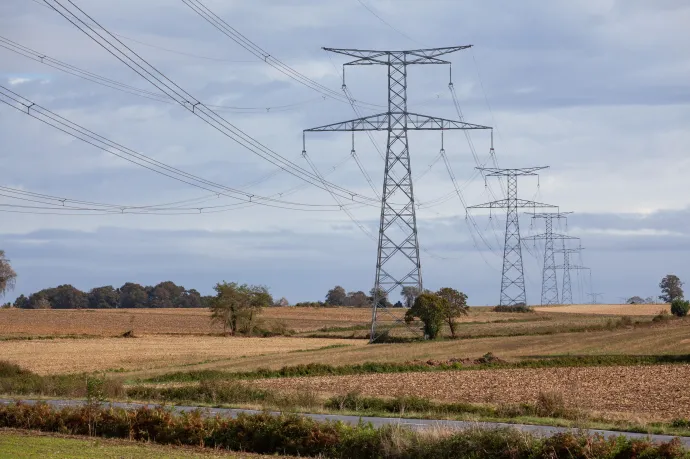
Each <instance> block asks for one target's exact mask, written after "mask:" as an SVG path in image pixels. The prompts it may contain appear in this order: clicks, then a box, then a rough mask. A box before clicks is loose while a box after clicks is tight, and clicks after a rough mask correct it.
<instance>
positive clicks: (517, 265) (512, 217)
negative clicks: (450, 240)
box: [469, 166, 557, 306]
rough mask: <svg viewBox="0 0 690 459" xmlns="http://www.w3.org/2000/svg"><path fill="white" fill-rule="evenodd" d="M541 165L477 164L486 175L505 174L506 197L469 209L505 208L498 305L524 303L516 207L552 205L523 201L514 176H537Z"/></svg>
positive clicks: (524, 294)
mask: <svg viewBox="0 0 690 459" xmlns="http://www.w3.org/2000/svg"><path fill="white" fill-rule="evenodd" d="M547 167H548V166H545V167H528V168H523V169H493V168H484V167H478V168H477V169H479V170H481V171H483V172H484V178H485V180H486V177H506V178H507V180H508V187H507V197H506V198H505V199H499V200H498V201H492V202H487V203H484V204H479V205H476V206H471V207H469V208H470V209H489V211H491V210H492V209H506V234H505V242H504V244H503V272H502V274H501V300H500V305H501V306H512V305H516V304H520V303H522V304H525V305H526V304H527V294H526V293H525V274H524V270H523V265H522V242H521V239H520V218H519V214H518V209H523V208H530V207H531V208H532V209H533V210H534V209H537V208H555V207H557V206H552V205H550V204H543V203H540V202H535V201H526V200H524V199H520V198H518V187H517V179H518V177H521V176H530V175H531V176H537V177H538V174H537V173H536V172H537V171H539V170H542V169H546V168H547Z"/></svg>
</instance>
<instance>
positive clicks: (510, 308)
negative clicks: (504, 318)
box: [493, 303, 534, 312]
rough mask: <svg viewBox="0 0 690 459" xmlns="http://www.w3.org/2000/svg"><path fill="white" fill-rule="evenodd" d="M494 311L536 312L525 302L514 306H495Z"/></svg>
mask: <svg viewBox="0 0 690 459" xmlns="http://www.w3.org/2000/svg"><path fill="white" fill-rule="evenodd" d="M493 311H494V312H534V310H533V309H532V308H530V307H529V306H527V305H526V304H524V303H518V304H515V305H512V306H501V305H499V306H494V309H493Z"/></svg>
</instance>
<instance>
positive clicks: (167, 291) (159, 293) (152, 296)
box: [147, 281, 185, 308]
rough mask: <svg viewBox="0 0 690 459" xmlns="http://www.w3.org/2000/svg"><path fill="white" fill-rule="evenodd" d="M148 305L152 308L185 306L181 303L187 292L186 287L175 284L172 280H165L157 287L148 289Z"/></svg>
mask: <svg viewBox="0 0 690 459" xmlns="http://www.w3.org/2000/svg"><path fill="white" fill-rule="evenodd" d="M147 290H148V303H149V304H148V307H150V308H177V307H183V306H182V305H181V304H180V303H181V301H182V296H183V294H184V292H185V289H184V287H181V286H178V285H175V283H174V282H172V281H164V282H161V283H159V284H158V285H156V286H155V287H149V288H148V289H147Z"/></svg>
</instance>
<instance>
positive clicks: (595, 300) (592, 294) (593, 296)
mask: <svg viewBox="0 0 690 459" xmlns="http://www.w3.org/2000/svg"><path fill="white" fill-rule="evenodd" d="M602 295H603V293H588V294H587V296H591V297H592V304H599V302H598V301H597V300H598V299H599V297H601V296H602Z"/></svg>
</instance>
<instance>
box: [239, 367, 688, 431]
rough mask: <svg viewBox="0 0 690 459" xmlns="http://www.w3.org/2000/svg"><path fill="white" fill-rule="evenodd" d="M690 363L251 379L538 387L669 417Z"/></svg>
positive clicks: (577, 402)
mask: <svg viewBox="0 0 690 459" xmlns="http://www.w3.org/2000/svg"><path fill="white" fill-rule="evenodd" d="M688 379H690V365H659V366H639V367H590V368H539V369H511V370H465V371H448V372H440V373H400V374H372V375H356V376H324V377H303V378H285V379H266V380H260V381H254V382H252V384H253V385H256V386H258V387H262V388H268V389H277V390H282V391H295V390H299V391H305V390H311V391H314V392H317V393H319V394H323V395H333V394H346V393H348V392H352V391H356V392H360V393H361V394H362V395H371V396H400V395H417V396H420V397H424V398H429V399H433V400H439V401H446V402H461V401H464V402H473V403H520V402H525V401H535V400H536V399H537V396H538V395H539V393H540V392H555V393H560V394H562V395H563V396H564V398H565V400H566V403H567V404H569V405H570V406H571V407H577V408H580V409H586V410H590V411H597V412H603V413H610V414H618V413H636V414H642V415H645V417H650V418H657V419H660V420H661V419H663V420H669V419H673V418H680V417H683V418H686V417H687V416H688V413H690V392H688V390H687V385H688Z"/></svg>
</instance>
